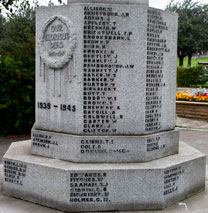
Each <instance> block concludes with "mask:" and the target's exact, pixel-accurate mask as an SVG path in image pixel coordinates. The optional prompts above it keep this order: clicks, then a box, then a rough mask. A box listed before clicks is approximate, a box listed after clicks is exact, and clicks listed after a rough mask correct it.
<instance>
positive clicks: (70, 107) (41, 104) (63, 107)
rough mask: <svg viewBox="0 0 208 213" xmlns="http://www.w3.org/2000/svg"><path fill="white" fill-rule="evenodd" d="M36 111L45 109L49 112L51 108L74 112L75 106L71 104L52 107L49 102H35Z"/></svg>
mask: <svg viewBox="0 0 208 213" xmlns="http://www.w3.org/2000/svg"><path fill="white" fill-rule="evenodd" d="M37 107H38V109H45V110H50V109H51V108H52V107H53V108H59V109H60V110H61V111H66V112H67V111H68V112H76V106H75V105H71V104H60V105H56V104H54V105H52V104H51V103H49V102H37Z"/></svg>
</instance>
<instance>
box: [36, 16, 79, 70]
mask: <svg viewBox="0 0 208 213" xmlns="http://www.w3.org/2000/svg"><path fill="white" fill-rule="evenodd" d="M53 24H54V25H53ZM76 43H77V39H76V34H75V32H74V27H73V25H72V22H71V21H69V20H67V19H65V18H64V17H62V16H53V17H51V18H50V19H48V21H47V22H46V23H45V24H44V26H43V29H42V31H41V37H40V39H39V42H38V46H39V53H40V56H41V58H42V60H43V62H44V63H45V64H46V66H48V67H49V68H52V69H61V68H63V67H64V66H65V65H66V64H67V63H68V62H69V60H70V59H71V58H72V57H73V52H74V49H75V48H76Z"/></svg>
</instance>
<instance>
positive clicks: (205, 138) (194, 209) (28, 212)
mask: <svg viewBox="0 0 208 213" xmlns="http://www.w3.org/2000/svg"><path fill="white" fill-rule="evenodd" d="M176 123H177V126H179V127H181V128H182V129H181V131H180V141H183V142H185V143H187V144H189V145H191V146H193V147H194V148H196V149H198V150H200V151H201V152H203V153H204V154H206V155H208V122H204V121H199V120H191V119H185V118H177V122H176ZM29 138H30V136H29V135H27V136H18V137H17V136H15V137H4V138H0V160H2V156H3V154H4V153H5V152H6V150H7V149H8V147H9V145H10V144H11V142H13V141H19V140H26V139H29ZM0 171H2V166H0ZM1 175H2V173H1V172H0V213H61V212H60V211H57V210H54V209H50V208H46V207H43V206H40V205H36V204H33V203H29V202H26V201H22V200H19V199H15V198H11V197H8V196H5V195H3V194H2V176H1ZM206 177H207V178H206V185H207V186H208V159H207V175H206ZM138 212H140V213H150V212H151V213H185V212H188V213H208V187H206V190H205V191H204V192H201V193H199V194H197V195H195V196H193V197H191V198H189V199H186V200H184V201H182V202H180V203H177V204H175V205H174V206H171V207H169V208H166V209H164V210H162V211H138ZM123 213H124V212H123ZM125 213H127V212H125ZM128 213H130V212H128Z"/></svg>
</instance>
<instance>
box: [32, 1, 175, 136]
mask: <svg viewBox="0 0 208 213" xmlns="http://www.w3.org/2000/svg"><path fill="white" fill-rule="evenodd" d="M97 11H99V12H98V14H99V15H94V14H96V12H97ZM54 14H55V16H54ZM103 14H104V15H103ZM107 14H109V15H107ZM36 17H37V19H36V38H37V41H38V43H39V45H37V50H36V53H37V54H36V122H35V128H36V129H40V130H46V131H53V132H61V133H69V134H79V135H148V134H152V133H157V132H161V131H167V130H173V129H174V128H175V91H176V83H175V82H176V63H175V61H176V39H177V15H176V14H174V13H171V12H168V11H161V10H157V9H153V8H148V6H147V5H139V4H138V5H131V4H112V5H108V4H98V3H96V4H84V3H82V4H81V3H80V4H78V3H77V4H69V5H67V6H58V7H50V8H47V7H40V8H38V9H37V15H36ZM96 17H98V19H96ZM155 17H156V18H155ZM159 27H160V29H159ZM92 28H93V29H92ZM40 46H41V47H40ZM92 51H95V52H93V53H92ZM46 55H48V58H49V59H48V60H49V61H47V60H45V59H44V58H45V56H46ZM59 61H61V62H62V63H59ZM103 66H104V67H103Z"/></svg>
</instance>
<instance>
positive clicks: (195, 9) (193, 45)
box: [167, 0, 208, 66]
mask: <svg viewBox="0 0 208 213" xmlns="http://www.w3.org/2000/svg"><path fill="white" fill-rule="evenodd" d="M167 9H169V10H171V11H173V12H176V13H178V15H179V20H178V50H177V54H178V58H179V65H180V66H183V60H184V57H186V56H188V65H189V66H191V58H192V55H193V53H196V52H201V51H203V50H207V48H208V4H204V5H202V4H199V3H198V2H193V1H192V0H183V2H177V3H174V0H172V1H171V2H170V4H169V5H168V6H167Z"/></svg>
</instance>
